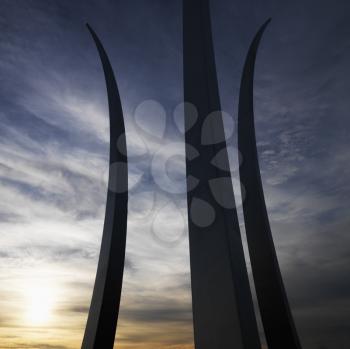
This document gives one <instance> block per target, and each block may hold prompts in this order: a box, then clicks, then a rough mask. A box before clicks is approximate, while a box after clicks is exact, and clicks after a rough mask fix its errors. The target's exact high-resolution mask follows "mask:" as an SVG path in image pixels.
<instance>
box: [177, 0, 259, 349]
mask: <svg viewBox="0 0 350 349" xmlns="http://www.w3.org/2000/svg"><path fill="white" fill-rule="evenodd" d="M183 25H184V27H183V35H184V37H183V39H184V41H183V46H184V99H185V102H187V103H191V104H192V105H194V106H195V107H196V109H197V113H198V119H197V122H195V123H194V124H193V108H185V126H186V127H185V128H186V156H187V160H186V168H187V183H188V194H187V202H188V224H189V239H190V263H191V281H192V303H193V317H194V336H195V346H196V349H213V348H215V349H228V348H230V349H231V348H235V349H260V348H261V346H260V340H259V335H258V330H257V325H256V320H255V314H254V308H253V303H252V298H251V293H250V287H249V280H248V275H247V269H246V264H245V259H244V253H243V247H242V241H241V235H240V229H239V224H238V218H237V212H236V208H235V200H234V195H233V188H232V182H231V174H230V170H229V162H228V156H227V149H226V141H225V134H224V128H223V120H222V115H221V106H220V98H219V92H218V82H217V76H216V67H215V59H214V51H213V43H212V33H211V23H210V10H209V1H208V0H184V1H183ZM213 112H217V113H215V114H211V113H213ZM209 114H211V115H210V116H209V117H208V115H209ZM218 154H220V156H217V157H216V160H217V161H215V164H214V157H215V156H216V155H218ZM194 178H196V179H197V180H199V182H198V184H197V185H196V186H195V188H194V189H192V186H193V179H194ZM191 189H192V190H191Z"/></svg>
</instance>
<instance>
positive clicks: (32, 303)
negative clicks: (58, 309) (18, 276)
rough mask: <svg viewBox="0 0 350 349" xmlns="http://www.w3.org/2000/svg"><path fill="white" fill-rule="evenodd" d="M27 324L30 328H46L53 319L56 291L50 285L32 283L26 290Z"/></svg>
mask: <svg viewBox="0 0 350 349" xmlns="http://www.w3.org/2000/svg"><path fill="white" fill-rule="evenodd" d="M25 294H26V311H25V318H26V322H27V323H28V324H29V325H30V326H45V325H47V324H48V323H49V322H50V321H51V318H52V315H53V310H54V306H55V289H54V288H53V287H52V286H51V285H50V284H48V283H44V282H38V283H37V282H31V283H30V284H29V285H27V287H26V290H25Z"/></svg>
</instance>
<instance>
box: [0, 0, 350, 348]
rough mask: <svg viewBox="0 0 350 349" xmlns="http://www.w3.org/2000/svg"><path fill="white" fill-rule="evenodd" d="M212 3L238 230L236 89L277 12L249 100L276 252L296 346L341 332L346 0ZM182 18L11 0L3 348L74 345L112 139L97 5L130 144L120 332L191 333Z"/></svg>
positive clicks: (349, 40)
mask: <svg viewBox="0 0 350 349" xmlns="http://www.w3.org/2000/svg"><path fill="white" fill-rule="evenodd" d="M211 8H212V22H213V35H214V46H215V54H216V61H217V70H218V78H219V85H220V95H221V99H222V108H223V110H224V111H225V113H227V114H225V115H226V116H227V118H226V123H225V124H226V135H227V141H228V144H229V146H230V148H229V153H230V154H229V155H230V159H231V170H232V175H233V182H234V188H235V195H236V199H237V205H238V213H239V218H240V223H241V228H242V235H243V240H244V241H245V236H244V225H243V218H242V212H241V205H240V202H241V198H240V193H239V190H238V188H239V174H238V165H237V151H236V140H237V137H236V128H235V125H236V117H237V101H238V89H239V82H240V75H241V72H242V66H243V62H244V58H245V55H246V53H247V50H248V47H249V44H250V41H251V39H252V37H253V36H254V34H255V32H256V31H257V29H258V28H259V26H260V25H261V24H262V23H263V22H264V21H265V20H266V19H267V18H269V17H272V22H271V24H270V26H269V28H268V29H267V31H266V33H265V35H264V38H263V41H262V43H261V46H260V51H259V53H258V59H257V66H256V74H255V115H256V132H257V140H258V150H259V157H260V165H261V172H262V180H263V186H264V191H265V197H266V201H267V208H268V213H269V216H270V223H271V228H272V232H273V237H274V241H275V245H276V250H277V255H278V259H279V262H280V267H281V271H282V275H283V279H284V282H285V286H286V290H287V294H288V297H289V300H290V305H291V309H292V312H293V315H294V318H295V322H296V327H297V330H298V333H299V335H300V339H301V343H302V346H303V348H304V349H345V348H348V342H349V340H350V335H349V333H350V321H349V318H350V281H349V280H350V279H349V273H350V235H349V233H350V231H349V228H350V218H349V215H348V212H349V209H350V184H349V181H348V178H349V177H350V165H349V164H350V152H349V149H350V137H349V136H348V135H349V131H350V118H349V115H348V114H349V107H350V99H349V98H348V91H350V79H349V77H350V65H349V61H350V21H349V14H350V3H349V1H348V0H337V1H336V2H335V1H330V0H317V1H316V0H303V1H301V0H293V1H291V0H286V1H277V0H266V1H261V0H249V1H238V0H215V1H212V2H211ZM181 21H182V15H181V1H179V0H152V1H151V0H128V1H108V0H99V1H97V0H94V1H93V0H84V1H81V0H76V1H68V0H60V1H53V0H45V1H44V0H1V1H0V181H1V182H0V197H1V201H0V309H1V312H0V348H1V349H9V348H11V349H12V348H13V349H15V348H16V349H19V348H21V349H76V348H80V345H81V341H82V337H83V332H84V326H85V322H86V318H87V312H88V307H89V303H90V299H91V294H92V288H93V283H94V277H95V272H96V267H97V260H98V254H99V245H100V241H101V234H102V228H103V217H104V209H105V199H106V190H107V188H106V180H107V173H108V171H107V170H108V151H109V133H108V132H109V131H108V109H107V99H106V90H105V85H104V78H103V72H102V69H101V65H100V61H99V58H98V55H97V52H96V48H95V46H94V44H93V41H92V39H91V37H90V36H89V34H88V31H87V29H86V27H85V23H86V22H89V23H90V25H91V26H92V27H93V28H94V29H95V31H96V32H97V33H98V35H99V37H100V39H101V40H102V42H103V44H104V46H105V48H106V50H107V52H108V54H109V57H110V60H111V62H112V65H113V67H114V70H115V74H116V78H117V81H118V85H119V90H120V94H121V100H122V105H123V109H124V114H125V115H124V117H125V122H126V130H127V145H128V151H129V156H130V160H129V161H130V169H129V178H130V179H129V181H130V201H129V218H128V238H127V247H126V265H125V275H124V284H123V292H122V299H121V308H120V309H121V310H120V318H119V322H118V330H117V338H116V343H117V345H116V347H118V348H120V349H138V348H143V349H151V348H152V349H158V348H162V349H163V348H164V349H189V348H193V329H192V310H191V289H190V267H189V249H188V232H187V213H186V196H185V163H184V137H183V115H182V112H181V111H182V104H181V103H182V102H183V100H182V99H183V97H182V95H183V90H182V23H181ZM245 250H246V248H245ZM246 259H247V264H248V267H249V258H248V255H247V253H246ZM257 314H258V316H259V313H258V309H257ZM260 329H261V326H260Z"/></svg>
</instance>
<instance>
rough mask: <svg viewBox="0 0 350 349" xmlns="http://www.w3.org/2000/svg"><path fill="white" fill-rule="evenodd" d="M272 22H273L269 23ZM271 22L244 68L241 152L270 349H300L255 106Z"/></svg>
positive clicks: (252, 257)
mask: <svg viewBox="0 0 350 349" xmlns="http://www.w3.org/2000/svg"><path fill="white" fill-rule="evenodd" d="M269 21H270V20H269ZM269 21H267V22H266V23H265V24H264V25H263V26H262V27H261V28H260V30H259V31H258V33H257V34H256V36H255V38H254V40H253V42H252V44H251V46H250V49H249V52H248V55H247V58H246V61H245V65H244V70H243V75H242V81H241V88H240V98H239V111H238V148H239V150H240V152H241V154H242V159H243V163H242V165H241V166H240V177H241V181H242V184H243V185H244V187H245V193H246V198H245V200H244V202H243V210H244V219H245V226H246V234H247V240H248V247H249V253H250V260H251V264H252V270H253V276H254V281H255V287H256V292H257V296H258V302H259V307H260V311H261V317H262V321H263V325H264V330H265V335H266V340H267V344H268V347H269V349H281V348H283V349H300V348H301V346H300V343H299V339H298V335H297V332H296V329H295V325H294V322H293V318H292V314H291V311H290V308H289V304H288V299H287V295H286V292H285V289H284V285H283V280H282V276H281V272H280V268H279V265H278V260H277V256H276V251H275V246H274V243H273V238H272V234H271V229H270V224H269V218H268V215H267V211H266V205H265V198H264V192H263V187H262V182H261V176H260V169H259V159H258V152H257V147H256V137H255V127H254V106H253V84H254V66H255V59H256V54H257V50H258V46H259V43H260V40H261V37H262V35H263V33H264V30H265V28H266V26H267V25H268V23H269Z"/></svg>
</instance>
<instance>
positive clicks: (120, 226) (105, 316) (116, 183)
mask: <svg viewBox="0 0 350 349" xmlns="http://www.w3.org/2000/svg"><path fill="white" fill-rule="evenodd" d="M87 27H88V29H89V31H90V33H91V35H92V38H93V39H94V41H95V44H96V47H97V50H98V53H99V55H100V59H101V62H102V66H103V71H104V75H105V80H106V87H107V94H108V106H109V121H110V154H109V165H110V166H109V179H108V192H107V203H106V213H105V220H104V227H103V235H102V243H101V250H100V257H99V261H98V267H97V273H96V280H95V286H94V291H93V295H92V300H91V306H90V311H89V315H88V320H87V325H86V328H85V333H84V339H83V343H82V349H101V348H103V349H112V348H113V345H114V339H115V332H116V327H117V321H118V314H119V304H120V295H121V290H122V282H123V272H124V260H125V244H126V230H127V205H128V170H127V153H126V139H125V127H124V118H123V111H122V106H121V102H120V97H119V92H118V87H117V83H116V80H115V77H114V74H113V70H112V67H111V64H110V62H109V59H108V56H107V54H106V51H105V50H104V48H103V46H102V44H101V42H100V40H99V38H98V37H97V35H96V33H95V32H94V31H93V30H92V28H91V27H90V26H89V25H88V24H87Z"/></svg>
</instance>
